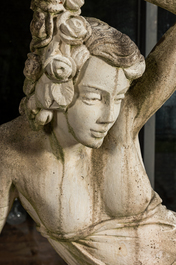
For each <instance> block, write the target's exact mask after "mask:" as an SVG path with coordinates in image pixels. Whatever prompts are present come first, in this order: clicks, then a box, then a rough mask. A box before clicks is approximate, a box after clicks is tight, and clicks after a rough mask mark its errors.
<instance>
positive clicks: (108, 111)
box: [97, 103, 115, 124]
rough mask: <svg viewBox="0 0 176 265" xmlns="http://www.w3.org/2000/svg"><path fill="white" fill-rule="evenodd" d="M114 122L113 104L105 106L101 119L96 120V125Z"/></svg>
mask: <svg viewBox="0 0 176 265" xmlns="http://www.w3.org/2000/svg"><path fill="white" fill-rule="evenodd" d="M114 121H115V110H114V104H113V103H107V104H105V106H104V108H103V111H102V113H101V117H100V118H99V119H98V121H97V123H103V124H105V123H106V124H110V123H114Z"/></svg>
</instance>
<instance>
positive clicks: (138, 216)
mask: <svg viewBox="0 0 176 265" xmlns="http://www.w3.org/2000/svg"><path fill="white" fill-rule="evenodd" d="M82 5H83V1H81V0H75V1H73V0H66V1H62V2H60V1H51V0H48V1H40V0H34V1H32V9H33V10H34V19H33V21H32V23H31V32H32V36H33V39H32V42H31V53H30V54H29V55H28V60H27V61H26V65H25V70H24V74H25V76H26V80H25V83H24V92H25V94H26V98H24V99H23V100H22V102H21V105H20V112H21V116H20V117H18V118H17V119H15V120H13V121H11V122H9V123H7V124H4V125H2V126H1V128H0V135H1V143H0V147H1V148H0V150H1V151H0V152H1V153H0V161H1V167H0V183H1V185H0V227H1V229H2V227H3V225H4V222H5V219H6V217H7V214H8V212H9V209H10V207H11V205H12V202H13V200H14V199H15V198H16V197H19V198H20V200H21V202H22V204H23V206H24V208H25V209H26V210H27V211H28V213H29V214H30V215H31V217H32V218H33V219H34V221H35V222H36V224H37V229H38V231H40V232H41V234H42V235H43V236H44V237H46V238H48V241H49V242H50V243H51V245H52V246H53V247H54V249H55V250H56V251H57V252H58V253H59V255H60V256H61V257H62V258H63V259H64V260H65V261H66V262H67V263H68V264H69V265H78V264H79V265H80V264H82V265H83V264H84V265H85V264H86V265H88V264H89V265H90V264H91V265H95V264H96V265H105V264H108V265H117V264H119V265H125V264H132V265H137V264H145V265H151V264H162V265H171V264H172V265H173V264H176V234H175V229H176V215H175V213H173V212H171V211H169V210H167V209H166V208H165V207H164V206H162V205H161V199H160V198H159V196H158V195H157V194H156V193H155V192H154V191H153V190H152V188H151V185H150V182H149V180H148V177H147V175H146V172H145V169H144V166H143V162H142V158H141V153H140V148H139V142H138V133H139V131H140V129H141V127H142V126H143V125H144V124H145V122H146V121H147V120H148V119H149V118H150V116H151V115H153V113H155V112H156V110H157V109H158V108H159V107H160V106H161V105H162V104H163V103H164V102H165V101H166V100H167V99H168V98H169V97H170V96H171V94H172V93H173V92H174V91H175V83H176V77H175V51H174V49H173V47H174V46H175V42H176V38H175V31H176V26H174V27H172V28H171V29H170V30H169V31H168V32H167V33H166V35H165V36H164V37H163V39H162V41H161V42H160V44H159V45H158V46H156V47H155V49H154V50H153V51H152V53H151V54H150V56H149V57H148V59H147V64H146V71H145V73H144V74H143V72H144V70H145V61H144V58H143V56H142V55H141V54H140V52H139V50H138V48H137V47H136V45H135V44H134V43H133V42H132V41H131V40H130V39H129V37H127V36H126V35H124V34H122V33H120V32H119V31H117V30H115V29H113V28H111V27H110V26H108V25H107V24H106V23H104V22H101V21H99V20H97V19H93V18H86V19H85V18H83V17H81V16H80V10H79V9H80V7H81V6H82ZM142 74H143V76H142ZM133 80H135V81H133ZM132 81H133V82H132Z"/></svg>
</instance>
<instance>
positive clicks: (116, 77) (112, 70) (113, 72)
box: [79, 56, 129, 93]
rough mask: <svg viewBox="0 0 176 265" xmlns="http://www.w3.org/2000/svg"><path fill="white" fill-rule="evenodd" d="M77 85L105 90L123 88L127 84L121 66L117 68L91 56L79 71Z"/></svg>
mask: <svg viewBox="0 0 176 265" xmlns="http://www.w3.org/2000/svg"><path fill="white" fill-rule="evenodd" d="M81 75H82V76H81V78H80V83H79V87H93V88H97V89H100V90H104V91H107V92H112V93H113V92H114V91H117V92H118V90H123V89H125V88H127V87H128V86H129V80H128V79H127V78H126V76H125V74H124V71H123V69H122V68H117V67H114V66H111V65H109V64H108V63H106V62H104V61H103V60H102V59H100V58H98V57H95V56H92V57H91V58H90V59H89V61H88V62H87V63H86V66H85V69H84V71H83V72H82V73H81Z"/></svg>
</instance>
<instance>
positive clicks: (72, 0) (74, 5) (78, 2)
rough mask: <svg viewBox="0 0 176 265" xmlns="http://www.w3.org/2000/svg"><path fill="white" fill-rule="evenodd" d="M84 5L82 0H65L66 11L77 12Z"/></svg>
mask: <svg viewBox="0 0 176 265" xmlns="http://www.w3.org/2000/svg"><path fill="white" fill-rule="evenodd" d="M83 5H84V0H66V1H65V6H66V9H70V10H78V9H80V8H81V7H82V6H83Z"/></svg>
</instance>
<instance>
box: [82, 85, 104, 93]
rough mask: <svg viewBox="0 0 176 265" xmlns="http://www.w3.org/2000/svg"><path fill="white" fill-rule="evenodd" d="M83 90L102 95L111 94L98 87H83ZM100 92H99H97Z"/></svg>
mask: <svg viewBox="0 0 176 265" xmlns="http://www.w3.org/2000/svg"><path fill="white" fill-rule="evenodd" d="M81 87H82V88H84V89H86V90H88V91H90V92H94V93H96V92H97V93H100V92H107V93H109V92H108V91H106V90H104V89H102V88H101V87H97V86H94V85H81ZM97 90H98V91H97Z"/></svg>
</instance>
